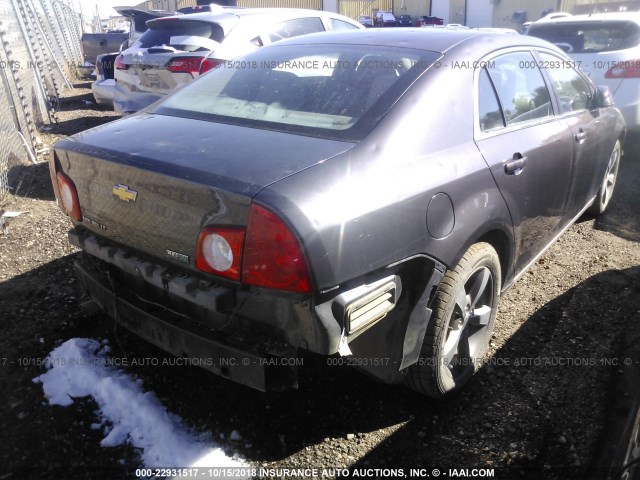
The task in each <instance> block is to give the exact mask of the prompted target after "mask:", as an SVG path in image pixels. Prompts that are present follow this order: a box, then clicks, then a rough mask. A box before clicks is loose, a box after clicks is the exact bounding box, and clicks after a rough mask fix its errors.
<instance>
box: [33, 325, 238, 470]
mask: <svg viewBox="0 0 640 480" xmlns="http://www.w3.org/2000/svg"><path fill="white" fill-rule="evenodd" d="M109 350H110V349H109V346H108V345H106V344H105V343H104V342H103V344H100V343H99V342H97V341H96V340H92V339H87V338H73V339H71V340H68V341H66V342H65V343H63V344H62V345H60V346H59V347H58V348H56V349H55V350H53V351H52V352H51V353H50V354H49V356H48V358H47V366H48V368H49V370H48V371H47V372H46V373H44V374H42V375H40V376H39V377H36V378H34V379H33V381H34V382H36V383H41V384H42V388H43V390H44V394H45V396H46V397H47V399H48V400H49V404H51V405H61V406H65V407H66V406H70V405H72V404H73V402H74V398H79V397H89V396H90V397H93V399H94V400H95V401H96V403H97V404H98V407H99V410H98V412H97V413H98V416H99V423H94V424H92V425H91V428H92V429H99V428H104V431H105V433H106V436H105V437H104V438H103V439H102V442H101V445H102V446H103V447H111V446H116V445H122V444H124V443H130V444H131V445H133V446H134V447H136V448H138V449H140V451H141V460H142V463H143V464H144V466H145V467H148V468H162V467H167V468H184V467H196V466H197V467H246V466H247V465H246V463H244V462H243V461H242V460H241V459H238V458H235V457H229V456H227V455H226V454H225V453H224V451H223V450H222V449H221V448H219V447H216V446H215V445H212V444H211V443H210V442H209V441H208V438H209V437H210V435H204V434H200V435H196V434H194V433H193V432H191V431H190V430H189V429H187V428H186V427H185V426H184V425H183V423H182V421H181V419H180V417H178V416H177V415H175V414H173V413H170V412H168V411H167V409H166V408H165V407H164V406H163V405H162V404H161V403H160V401H159V400H158V398H157V397H156V396H155V395H154V394H153V393H152V392H145V391H144V390H143V388H142V382H141V381H139V380H135V379H133V378H132V377H130V376H129V375H127V374H126V373H124V372H123V371H121V370H119V369H117V368H115V367H114V366H112V365H109V362H108V358H107V353H108V351H109ZM234 433H236V434H237V432H234ZM238 435H239V434H238ZM232 437H233V434H232Z"/></svg>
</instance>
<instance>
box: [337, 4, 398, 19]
mask: <svg viewBox="0 0 640 480" xmlns="http://www.w3.org/2000/svg"><path fill="white" fill-rule="evenodd" d="M396 1H397V0H396ZM378 10H382V11H385V12H391V11H393V0H338V13H341V14H342V15H345V16H347V17H350V18H353V19H354V20H358V17H359V16H360V15H373V13H374V12H377V11H378Z"/></svg>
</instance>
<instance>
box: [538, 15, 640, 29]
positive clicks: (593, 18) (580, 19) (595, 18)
mask: <svg viewBox="0 0 640 480" xmlns="http://www.w3.org/2000/svg"><path fill="white" fill-rule="evenodd" d="M606 20H614V21H620V20H626V21H632V22H635V23H637V24H638V25H640V12H608V13H592V14H586V15H570V16H568V17H560V18H553V19H549V20H545V19H544V18H541V19H540V20H538V21H536V22H533V24H532V25H531V26H532V27H534V26H535V27H538V26H542V25H549V24H563V23H585V22H602V21H606Z"/></svg>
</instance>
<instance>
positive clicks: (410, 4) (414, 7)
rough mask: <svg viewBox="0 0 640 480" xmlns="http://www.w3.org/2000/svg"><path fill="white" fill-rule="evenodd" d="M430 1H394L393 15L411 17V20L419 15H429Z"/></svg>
mask: <svg viewBox="0 0 640 480" xmlns="http://www.w3.org/2000/svg"><path fill="white" fill-rule="evenodd" d="M430 9H431V0H395V1H394V2H393V14H394V15H395V16H399V15H411V16H412V17H413V18H415V17H419V16H421V15H429V10H430Z"/></svg>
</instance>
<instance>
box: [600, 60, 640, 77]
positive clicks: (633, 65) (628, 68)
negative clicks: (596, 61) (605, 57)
mask: <svg viewBox="0 0 640 480" xmlns="http://www.w3.org/2000/svg"><path fill="white" fill-rule="evenodd" d="M604 78H640V59H639V60H628V61H622V62H618V63H616V64H615V65H614V66H613V67H611V68H610V69H609V70H607V73H605V74H604Z"/></svg>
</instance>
